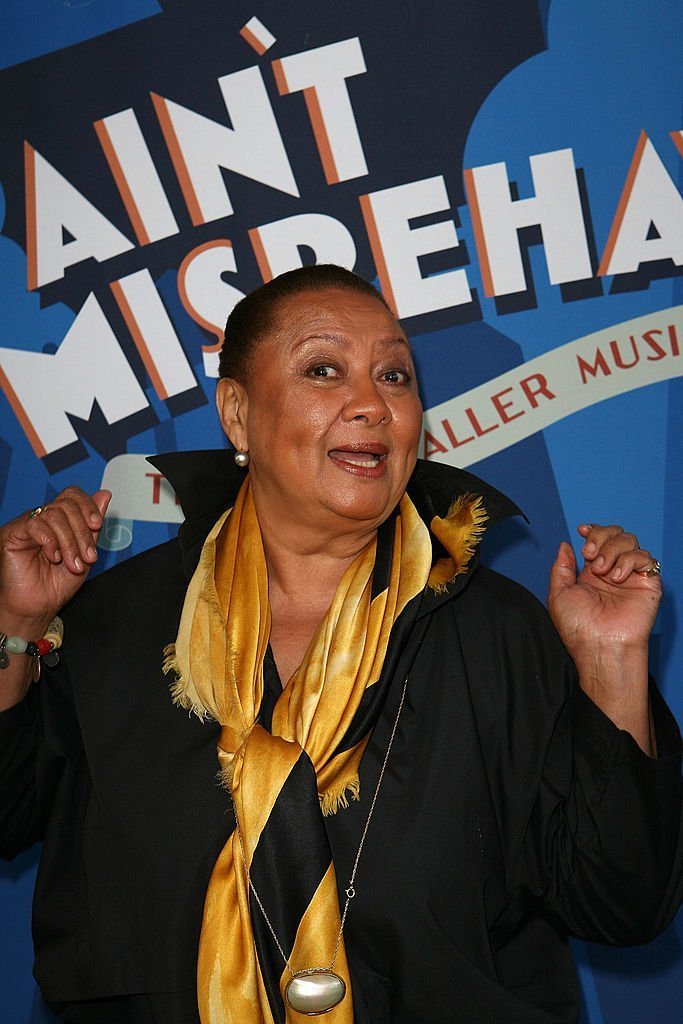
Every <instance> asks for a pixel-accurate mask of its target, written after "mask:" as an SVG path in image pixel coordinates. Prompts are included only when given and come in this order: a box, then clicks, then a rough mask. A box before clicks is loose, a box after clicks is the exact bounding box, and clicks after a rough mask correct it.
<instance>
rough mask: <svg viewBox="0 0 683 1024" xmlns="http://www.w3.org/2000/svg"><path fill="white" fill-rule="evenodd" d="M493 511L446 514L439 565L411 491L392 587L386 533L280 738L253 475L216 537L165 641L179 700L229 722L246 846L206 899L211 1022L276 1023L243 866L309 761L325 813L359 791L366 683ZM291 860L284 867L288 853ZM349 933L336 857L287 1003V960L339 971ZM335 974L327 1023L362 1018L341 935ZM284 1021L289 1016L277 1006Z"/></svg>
mask: <svg viewBox="0 0 683 1024" xmlns="http://www.w3.org/2000/svg"><path fill="white" fill-rule="evenodd" d="M485 518H486V515H485V512H484V510H483V508H482V507H481V501H480V499H474V500H470V499H461V500H460V501H459V503H456V505H454V506H453V508H452V509H451V512H450V513H449V516H447V517H446V518H445V519H438V518H437V519H435V520H434V521H433V523H432V529H433V530H434V532H435V534H436V535H437V536H438V538H439V540H440V541H441V543H442V544H444V546H445V547H446V549H447V550H448V552H449V557H447V558H445V559H441V561H440V562H438V563H437V564H436V565H435V566H434V569H433V570H431V563H432V542H431V538H430V536H429V530H428V529H427V527H426V525H425V524H424V523H423V522H422V520H421V519H420V517H419V515H418V514H417V511H416V510H415V507H414V506H413V504H412V502H411V501H410V499H409V498H408V497H407V495H406V496H404V497H403V499H402V500H401V503H400V506H399V514H398V515H396V517H395V519H394V521H393V531H394V535H393V548H392V554H391V566H390V571H389V576H388V585H387V586H386V588H385V589H383V590H381V591H380V592H379V593H375V594H374V596H373V570H374V567H375V558H376V544H377V541H376V540H375V541H374V542H373V543H372V544H371V545H369V546H368V548H366V549H365V550H364V551H363V552H361V554H360V555H359V556H358V557H357V558H356V559H355V561H354V562H353V563H352V564H351V565H350V566H349V567H348V569H347V570H346V572H345V573H344V575H343V577H342V579H341V581H340V583H339V586H338V588H337V591H336V593H335V596H334V598H333V601H332V604H331V606H330V609H329V611H328V612H327V614H326V616H325V618H324V620H323V621H322V622H321V624H320V626H319V628H318V629H317V631H316V633H315V635H314V636H313V639H312V640H311V643H310V645H309V647H308V650H307V651H306V654H305V656H304V659H303V661H302V663H301V665H300V667H299V668H298V669H297V671H296V672H295V673H294V675H293V676H292V678H291V679H290V680H289V681H288V682H287V684H286V686H285V687H284V689H283V691H282V695H281V697H280V698H279V699H278V701H277V703H276V706H275V709H274V712H273V719H272V726H271V732H270V733H269V732H267V731H266V730H265V729H264V728H263V727H262V726H260V725H259V724H258V722H257V716H258V713H259V708H260V705H261V699H262V696H263V660H264V656H265V653H266V648H267V645H268V638H269V634H270V606H269V601H268V577H267V570H266V562H265V556H264V551H263V544H262V540H261V533H260V529H259V524H258V519H257V516H256V510H255V508H254V502H253V496H252V491H251V486H250V484H249V480H248V479H247V481H245V484H244V485H243V487H242V489H241V490H240V493H239V495H238V497H237V500H236V502H235V506H234V508H233V509H232V510H228V512H226V513H225V514H224V515H223V516H222V517H221V518H220V519H219V520H218V522H217V523H216V525H215V526H214V528H213V529H212V531H211V533H210V534H209V536H208V538H207V540H206V542H205V544H204V547H203V549H202V553H201V556H200V561H199V565H198V567H197V569H196V571H195V574H194V576H193V578H192V580H191V582H190V585H189V587H188V591H187V594H186V598H185V604H184V608H183V613H182V617H181V622H180V628H179V631H178V637H177V639H176V643H175V645H171V646H170V647H169V648H167V651H166V652H165V653H166V655H167V657H166V661H165V663H164V670H165V671H169V670H174V671H175V673H176V681H175V683H174V685H173V687H172V693H173V697H174V700H175V701H176V702H177V703H178V704H179V705H181V706H182V707H184V708H187V709H190V710H191V711H193V712H195V713H196V714H197V715H199V716H200V717H202V718H212V719H215V720H216V721H218V722H220V723H221V726H222V728H221V734H220V739H219V744H218V758H219V762H220V766H221V775H222V778H223V782H224V784H225V785H226V786H227V787H228V788H229V789H230V791H231V795H232V799H233V803H234V807H235V813H236V815H237V819H238V821H239V824H240V831H241V835H242V844H243V852H242V849H241V848H240V840H239V835H238V833H237V830H235V831H234V832H233V833H232V835H231V836H230V838H229V839H228V842H227V843H226V845H225V847H224V848H223V850H222V851H221V853H220V855H219V857H218V860H217V861H216V864H215V866H214V869H213V872H212V875H211V879H210V881H209V886H208V890H207V894H206V901H205V906H204V918H203V923H202V931H201V938H200V949H199V962H198V972H197V984H198V999H199V1008H200V1016H201V1020H202V1024H274V1022H275V1018H274V1015H273V1011H272V1005H271V1003H272V993H271V997H270V999H269V994H268V991H267V990H266V985H265V984H264V977H263V973H264V972H263V970H262V964H260V963H259V954H258V951H257V948H256V943H255V938H254V927H253V925H252V913H255V914H260V910H258V909H257V908H256V907H255V906H253V905H252V907H251V908H250V893H249V885H248V879H247V874H246V870H245V866H246V868H247V869H249V871H252V867H253V859H254V854H255V851H256V849H257V846H258V843H259V839H260V838H261V837H262V834H263V833H264V830H265V829H266V828H267V826H268V823H269V819H270V817H271V814H273V811H274V809H275V807H276V804H277V802H278V798H280V797H281V794H282V792H283V789H284V787H285V786H286V784H287V783H288V780H290V786H291V779H293V778H298V775H299V774H300V772H301V770H302V769H306V768H310V766H311V765H312V767H313V769H314V771H315V779H316V780H317V793H318V799H319V801H320V807H321V808H322V811H323V813H334V812H335V811H336V810H337V808H338V807H339V806H346V803H347V799H348V795H351V796H352V797H353V796H357V794H358V767H359V763H360V759H361V757H362V754H363V751H364V749H365V746H366V744H367V741H368V738H369V734H366V735H365V736H363V738H362V739H361V740H360V741H359V742H357V743H356V744H355V745H353V746H351V747H349V748H348V749H344V748H343V747H344V745H343V740H344V737H345V736H346V734H347V732H348V730H349V727H350V726H351V724H352V722H353V721H354V716H355V715H356V712H357V711H358V708H359V705H360V702H361V700H362V698H363V696H364V694H365V692H366V690H367V689H368V688H369V687H372V686H373V685H374V684H375V683H376V682H377V680H378V679H379V677H380V673H381V670H382V665H383V663H384V659H385V655H386V653H387V647H388V644H389V637H390V634H391V630H392V627H393V625H394V623H395V622H396V620H397V618H398V616H399V615H400V614H401V612H402V611H403V610H404V608H405V607H406V605H407V604H408V603H409V602H410V601H411V600H412V599H413V598H415V597H417V596H418V595H419V594H420V593H421V592H422V591H423V590H424V587H425V585H426V584H427V583H428V582H430V583H432V584H433V585H434V587H435V588H437V589H440V588H442V587H443V586H445V585H446V582H447V580H448V579H451V578H452V577H453V576H454V575H457V574H458V573H459V572H463V571H464V569H465V566H466V563H467V561H468V560H469V556H470V555H471V553H472V548H473V543H474V541H475V540H476V539H478V536H479V534H480V533H481V531H482V529H483V521H484V520H485ZM430 570H431V575H430ZM340 747H341V748H342V749H341V750H340V749H339V748H340ZM309 762H310V764H309ZM313 793H315V788H314V790H313ZM313 799H315V797H313ZM315 813H316V814H319V811H316V812H315ZM197 841H198V842H201V837H200V836H198V837H197ZM281 854H282V872H286V871H287V870H288V865H287V858H286V852H285V851H281ZM243 858H244V860H243ZM245 862H246V864H245ZM284 878H285V883H286V881H287V878H286V875H285V876H284ZM257 891H258V892H259V896H260V898H261V900H262V902H263V909H264V911H265V913H266V914H269V915H270V916H271V917H272V916H274V912H275V910H276V909H277V908H276V907H275V906H273V905H272V904H271V905H270V907H269V905H268V897H269V895H270V894H269V893H268V892H267V891H266V892H261V891H260V890H257ZM297 919H298V918H297ZM259 923H260V919H259ZM339 928H340V911H339V901H338V897H337V883H336V878H335V872H334V865H333V863H332V860H331V858H330V859H329V865H328V866H327V869H326V870H324V871H322V872H321V873H320V878H319V884H318V883H317V888H316V889H315V891H314V893H313V894H312V898H311V899H310V902H309V903H308V906H307V907H306V909H305V912H304V913H303V914H302V916H301V918H300V921H299V923H298V927H297V928H296V935H295V939H294V941H293V945H292V947H291V951H289V950H288V952H289V960H288V967H285V964H284V961H282V962H281V963H280V964H279V967H278V970H279V972H280V977H279V989H280V994H281V996H282V1001H283V1005H286V1004H285V1001H284V990H285V986H286V984H287V982H288V981H289V979H290V977H291V974H290V970H289V968H291V970H292V971H297V970H302V969H305V968H310V967H328V966H329V965H330V964H331V962H332V960H333V956H334V951H335V946H336V943H337V938H338V935H339ZM278 941H283V940H282V939H281V938H280V937H278ZM334 970H335V972H336V973H337V974H338V975H339V976H340V977H342V978H343V980H344V981H345V983H346V986H347V995H346V996H345V998H344V999H343V1001H342V1002H341V1003H340V1005H339V1006H337V1007H335V1008H334V1009H333V1010H331V1011H330V1012H329V1013H327V1014H326V1015H325V1019H326V1021H329V1022H330V1024H352V1022H353V1003H352V996H351V983H350V977H349V972H348V965H347V961H346V953H345V949H344V943H343V939H342V941H341V943H340V945H339V951H338V954H337V959H336V963H335V968H334ZM278 1016H280V1019H282V1018H281V1013H280V1011H278ZM286 1019H287V1021H292V1022H294V1021H296V1020H299V1019H301V1015H300V1014H298V1013H296V1012H294V1011H293V1010H291V1009H290V1008H289V1007H286Z"/></svg>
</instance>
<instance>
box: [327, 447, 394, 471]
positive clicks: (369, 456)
mask: <svg viewBox="0 0 683 1024" xmlns="http://www.w3.org/2000/svg"><path fill="white" fill-rule="evenodd" d="M388 454H389V453H388V450H387V449H386V448H385V447H384V445H377V446H374V445H372V446H368V447H363V448H333V449H332V451H330V452H328V455H329V457H330V458H331V459H332V461H333V462H335V463H336V464H337V465H338V466H339V467H340V468H341V469H345V470H346V471H347V472H350V473H353V474H354V475H355V476H366V477H372V478H375V477H378V476H381V475H382V474H383V473H384V470H385V467H386V459H387V455H388Z"/></svg>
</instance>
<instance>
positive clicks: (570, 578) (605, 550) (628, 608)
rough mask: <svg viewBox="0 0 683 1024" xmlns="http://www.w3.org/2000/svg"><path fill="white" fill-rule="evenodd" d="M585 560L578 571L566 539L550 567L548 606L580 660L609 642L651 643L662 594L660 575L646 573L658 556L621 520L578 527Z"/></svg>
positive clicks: (627, 644)
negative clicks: (628, 529)
mask: <svg viewBox="0 0 683 1024" xmlns="http://www.w3.org/2000/svg"><path fill="white" fill-rule="evenodd" d="M578 531H579V533H580V534H581V536H582V537H583V538H584V546H583V549H582V552H581V553H582V555H583V557H584V566H583V569H582V570H581V572H580V573H579V574H578V576H577V566H576V559H575V557H574V552H573V551H572V548H571V546H570V545H569V544H567V543H566V542H565V541H563V542H562V544H560V549H559V552H558V555H557V558H556V560H555V563H554V565H553V567H552V569H551V572H550V587H549V590H548V610H549V612H550V615H551V618H552V620H553V622H554V624H555V628H556V629H557V631H558V633H559V634H560V637H561V638H562V642H563V643H564V645H565V647H566V648H567V650H568V651H569V654H570V655H571V656H572V658H573V659H574V661H575V662H576V663H577V666H578V664H579V662H580V661H581V660H582V658H583V657H584V656H585V655H586V654H587V655H588V656H589V657H591V658H593V657H594V656H595V654H596V652H597V651H598V650H600V649H605V648H606V647H607V648H609V647H614V648H618V647H622V648H630V649H634V648H640V649H641V650H642V649H645V650H646V649H647V641H648V637H649V635H650V632H651V630H652V626H653V625H654V621H655V618H656V615H657V609H658V607H659V601H660V598H661V595H662V585H661V577H660V576H659V575H653V576H643V575H642V573H643V572H644V571H645V570H647V569H650V568H652V566H653V565H654V564H655V560H654V558H653V557H652V555H651V554H650V552H649V551H646V550H644V549H643V548H641V547H639V545H638V541H637V540H636V538H635V536H634V535H633V534H632V533H626V532H625V531H624V530H623V529H622V528H621V527H620V526H598V525H595V524H587V525H583V526H579V527H578Z"/></svg>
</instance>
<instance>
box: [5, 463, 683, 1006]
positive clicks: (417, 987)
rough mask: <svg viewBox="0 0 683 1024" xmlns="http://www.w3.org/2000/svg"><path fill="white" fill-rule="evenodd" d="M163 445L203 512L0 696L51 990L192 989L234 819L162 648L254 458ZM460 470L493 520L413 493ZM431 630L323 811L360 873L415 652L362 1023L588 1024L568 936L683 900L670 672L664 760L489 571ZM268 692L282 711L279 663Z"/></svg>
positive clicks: (649, 923) (352, 922)
mask: <svg viewBox="0 0 683 1024" xmlns="http://www.w3.org/2000/svg"><path fill="white" fill-rule="evenodd" d="M155 464H156V465H158V466H159V468H161V469H162V471H163V472H165V473H166V474H167V475H168V476H169V477H170V479H171V481H172V483H173V484H174V485H175V487H176V490H177V492H178V493H179V495H180V498H181V501H182V503H183V508H184V511H185V512H186V515H187V520H186V523H185V525H184V526H183V528H182V529H181V536H180V540H179V541H172V542H169V543H168V544H165V545H162V546H161V547H158V548H155V549H153V550H151V551H148V552H145V553H144V554H142V555H139V556H137V557H135V558H132V559H130V560H129V561H127V562H125V563H123V564H121V565H120V566H117V567H116V568H115V569H113V570H111V571H109V572H107V573H105V574H103V575H102V576H100V577H98V578H96V579H94V580H92V581H91V582H89V583H88V584H87V585H86V587H84V588H83V590H82V591H81V592H80V593H79V595H78V596H77V597H76V599H75V600H74V601H73V602H72V604H71V606H70V607H69V608H67V609H66V610H65V615H64V618H65V624H66V636H65V646H64V655H65V656H64V658H63V660H62V664H61V666H60V668H59V669H58V670H57V671H54V672H51V673H45V675H44V678H43V680H42V681H41V682H40V683H39V684H38V686H36V687H34V688H33V690H32V691H31V693H30V694H29V697H28V698H27V700H25V701H24V702H23V703H22V704H20V705H18V706H16V707H15V708H12V709H10V710H9V711H7V712H5V713H4V714H2V715H0V852H2V853H3V854H4V855H5V856H9V857H11V856H13V855H14V854H15V853H16V852H18V851H19V850H21V849H23V848H25V847H26V846H27V845H29V844H30V843H31V842H33V841H35V840H36V839H38V838H44V839H45V845H44V849H43V855H42V858H41V864H40V869H39V874H38V880H37V885H36V896H35V904H34V937H35V945H36V976H37V978H38V981H39V983H40V985H41V988H42V990H43V993H44V994H45V996H46V997H47V998H48V999H51V1000H61V999H65V1000H67V999H89V998H95V997H99V996H105V995H114V994H119V993H133V992H157V991H173V990H179V989H191V988H192V987H193V986H194V984H195V964H196V948H197V940H198V935H199V930H200V926H201V915H202V908H203V897H204V892H205V889H206V885H207V881H208V878H209V874H210V872H211V869H212V867H213V864H214V862H215V859H216V857H217V855H218V852H219V850H220V849H221V847H222V846H223V844H224V842H225V840H226V837H227V835H228V833H229V831H230V830H231V829H232V827H233V824H232V818H231V814H230V810H229V800H228V799H227V797H226V795H225V793H224V792H223V791H222V790H221V789H220V788H219V787H218V785H217V784H216V782H215V776H216V770H217V759H216V752H215V742H216V738H217V734H218V731H219V728H218V726H217V725H216V724H215V723H207V724H202V723H201V722H199V721H198V720H197V719H196V718H194V717H192V718H191V717H189V716H188V715H187V714H186V713H184V712H182V711H180V710H179V709H178V708H176V707H174V706H173V704H172V703H171V700H170V697H169V693H168V679H167V678H165V677H164V676H163V675H162V674H161V660H162V655H161V652H162V649H163V647H164V646H165V645H166V644H167V643H169V642H170V641H172V640H174V639H175V635H176V631H177V625H178V620H179V615H180V610H181V607H182V602H183V598H184V592H185V588H186V585H187V579H188V573H190V572H191V571H192V569H193V567H194V565H195V564H196V559H197V556H198V553H199V549H200V547H201V543H202V541H203V538H204V536H205V534H206V532H207V531H208V529H209V528H210V527H211V525H213V522H214V521H215V519H216V518H217V516H218V515H219V514H220V512H221V511H222V509H223V508H224V507H226V506H227V504H229V503H230V501H231V500H232V498H233V496H234V493H235V489H236V487H237V486H238V482H239V480H241V478H242V477H241V475H240V476H238V475H237V473H236V471H234V469H233V468H232V465H231V463H230V461H229V456H227V455H226V454H225V453H222V452H220V453H192V454H191V455H186V456H182V457H181V456H165V457H164V458H163V459H159V460H155ZM463 490H475V491H476V492H478V493H482V491H483V493H484V498H485V503H486V505H487V507H488V509H489V512H490V513H491V515H492V518H493V519H494V520H495V519H496V518H500V517H501V516H503V515H506V514H509V513H510V512H514V511H516V510H515V508H514V506H512V504H511V503H509V502H507V500H506V499H504V498H503V497H502V496H501V495H499V494H497V492H494V491H492V490H491V489H488V488H486V487H485V485H483V484H481V482H480V481H476V478H473V477H471V476H470V475H469V474H466V473H461V472H459V471H455V470H452V469H449V468H447V467H443V466H437V465H434V464H431V465H427V464H419V465H418V469H417V470H416V473H415V475H414V477H413V479H412V481H411V484H410V487H409V491H410V493H411V496H412V497H413V500H414V501H415V503H416V505H417V507H418V509H419V511H420V513H421V514H422V515H423V517H424V518H425V520H426V521H427V522H429V520H430V519H431V516H432V515H433V514H435V513H438V514H444V513H445V511H446V509H447V507H448V505H449V503H450V501H451V500H452V498H453V497H454V496H455V494H457V493H461V492H462V491H463ZM418 627H419V628H418ZM415 633H416V640H415V643H414V644H413V645H412V646H411V644H410V643H409V644H408V648H407V650H406V652H405V654H404V664H403V665H402V666H399V670H398V671H397V673H396V679H395V680H394V684H393V687H392V689H391V691H390V693H389V696H388V698H387V704H386V707H385V709H384V712H383V714H382V716H381V718H380V721H379V723H378V725H377V727H376V729H375V733H374V735H373V737H372V740H371V742H370V744H369V746H368V748H367V751H366V753H365V756H364V758H363V762H362V765H361V800H360V802H359V803H354V804H352V805H351V806H350V807H349V808H348V810H345V811H342V812H340V813H338V814H337V815H336V816H334V817H332V818H331V819H329V824H328V831H329V835H330V841H331V845H332V850H333V854H334V858H335V864H336V868H337V876H338V880H339V884H340V887H341V888H344V887H345V886H346V884H347V882H346V879H347V878H348V875H349V873H350V869H351V864H352V860H353V857H354V855H355V851H356V849H357V846H358V840H359V837H360V833H361V830H362V826H363V823H364V821H365V818H366V816H367V810H368V800H369V798H370V796H371V794H372V792H373V789H374V783H375V780H376V777H377V773H378V771H379V765H380V764H381V761H382V759H383V756H384V752H385V750H386V744H387V740H388V734H389V730H390V728H391V725H392V724H393V721H394V717H395V713H396V706H397V701H398V698H399V694H400V689H401V686H402V683H403V673H404V669H406V667H407V666H409V665H410V666H411V667H410V673H409V675H410V682H409V686H408V693H407V701H406V706H405V708H404V711H403V713H402V716H401V720H400V724H399V729H398V733H397V736H396V740H395V744H394V748H393V750H392V754H391V760H390V762H389V766H388V769H387V773H386V776H385V779H384V782H383V785H382V789H381V794H380V799H379V801H378V804H377V807H376V811H375V815H374V818H373V821H372V825H371V829H370V832H369V834H368V838H367V841H366V845H365V848H364V851H363V856H362V858H361V862H360V867H359V870H358V875H357V879H356V890H357V896H356V898H355V899H354V900H353V902H352V905H351V909H350V912H349V918H348V922H347V925H346V931H345V936H346V945H347V952H348V954H349V959H350V964H351V969H352V975H353V979H354V998H355V1002H356V1018H357V1022H358V1024H361V1022H367V1021H371V1022H373V1024H383V1022H389V1021H392V1022H394V1024H436V1022H437V1021H438V1022H439V1024H441V1022H442V1021H443V1020H444V1019H449V1020H458V1019H462V1020H466V1021H470V1022H478V1021H481V1022H486V1024H498V1022H499V1024H516V1022H519V1024H522V1022H524V1024H535V1022H538V1024H550V1022H551V1021H552V1022H569V1021H575V1020H576V1019H577V1017H578V995H577V988H576V982H575V978H574V972H573V968H572V965H571V959H570V955H569V951H568V947H567V942H566V934H567V932H573V933H575V934H577V935H579V936H582V937H584V938H587V939H594V940H602V941H606V942H610V943H632V942H642V941H646V940H647V939H649V938H651V937H652V936H654V935H655V934H657V932H658V931H660V930H661V929H662V928H664V927H665V926H666V924H667V923H668V922H669V921H670V920H671V919H672V917H673V915H674V913H675V911H676V909H677V906H678V903H679V901H680V898H681V871H682V868H681V864H682V857H683V853H682V849H683V846H682V843H681V840H680V832H679V830H680V807H681V779H680V758H679V755H680V735H679V733H678V730H677V727H676V724H675V722H674V721H673V719H672V718H671V716H670V714H669V712H668V711H667V709H666V708H665V706H664V705H663V703H662V701H661V699H660V698H659V697H658V695H657V692H656V690H654V689H653V706H654V716H655V724H656V730H657V741H658V750H659V759H658V760H657V761H651V760H650V759H648V758H647V757H646V756H645V755H644V754H643V753H642V752H641V751H640V750H639V748H638V747H637V745H636V743H635V742H634V741H633V740H632V738H631V737H630V736H629V735H628V734H627V733H624V732H620V731H619V730H618V729H616V728H615V727H614V726H613V725H612V723H611V722H610V721H609V720H608V719H607V718H605V716H604V715H603V714H602V713H601V712H600V711H599V710H598V709H597V708H596V707H595V706H594V705H593V704H592V703H591V702H590V700H589V699H588V698H587V697H585V696H584V695H583V693H582V692H581V691H580V690H579V689H578V687H577V684H576V679H575V672H574V668H573V665H572V663H571V662H570V660H569V658H568V657H567V655H566V653H565V651H564V649H563V647H562V645H561V643H560V641H559V640H558V638H557V635H556V633H555V631H554V629H553V628H552V626H551V625H550V623H549V620H548V617H547V615H546V613H545V611H544V609H543V608H542V607H541V606H540V605H539V604H538V602H537V601H536V600H535V599H534V598H533V597H532V596H531V595H530V594H528V593H527V592H526V591H525V590H524V589H523V588H521V587H519V586H518V585H517V584H514V583H512V582H511V581H509V580H507V579H505V578H503V577H501V576H499V575H497V574H495V573H493V572H490V571H488V570H487V569H485V568H483V567H481V566H476V567H473V568H472V569H471V570H470V572H469V573H468V574H467V575H466V576H464V577H459V578H458V579H457V580H456V583H455V585H453V586H452V587H450V588H449V590H448V591H447V592H446V593H445V594H442V595H438V596H437V595H433V594H431V593H430V594H429V595H428V598H427V600H426V601H425V602H424V604H423V608H422V612H421V618H420V620H419V621H418V623H417V626H416V630H415ZM418 636H419V637H422V636H423V639H422V642H421V643H420V644H419V648H418V640H417V637H418ZM266 688H267V696H266V698H265V701H264V703H265V704H266V705H268V704H270V706H272V703H273V702H274V701H275V699H276V697H277V693H278V688H279V680H278V679H277V672H276V669H275V665H274V663H273V661H272V659H271V658H269V659H268V661H267V665H266ZM267 710H268V709H267V707H266V708H264V713H265V714H266V716H267ZM444 1013H445V1014H446V1016H444Z"/></svg>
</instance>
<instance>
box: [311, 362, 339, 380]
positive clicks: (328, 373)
mask: <svg viewBox="0 0 683 1024" xmlns="http://www.w3.org/2000/svg"><path fill="white" fill-rule="evenodd" d="M308 372H309V374H310V376H311V377H315V378H316V380H326V379H327V378H328V377H338V376H339V371H338V370H337V368H336V366H330V365H329V364H328V363H321V364H319V365H316V366H312V367H311V368H310V370H309V371H308Z"/></svg>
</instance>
